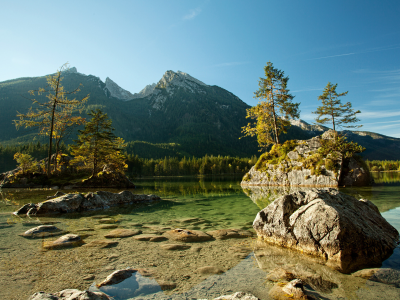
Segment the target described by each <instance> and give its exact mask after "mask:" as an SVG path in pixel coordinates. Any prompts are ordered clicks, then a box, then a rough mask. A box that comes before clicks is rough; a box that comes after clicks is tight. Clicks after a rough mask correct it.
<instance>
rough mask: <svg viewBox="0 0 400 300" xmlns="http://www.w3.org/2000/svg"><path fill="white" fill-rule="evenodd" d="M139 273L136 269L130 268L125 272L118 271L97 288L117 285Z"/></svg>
mask: <svg viewBox="0 0 400 300" xmlns="http://www.w3.org/2000/svg"><path fill="white" fill-rule="evenodd" d="M135 272H137V270H136V269H132V268H128V269H124V270H117V271H115V272H113V273H111V274H110V275H108V276H107V278H106V279H105V280H104V281H103V282H101V283H100V284H98V285H97V287H98V288H99V287H102V286H106V285H112V284H117V283H120V282H122V281H124V280H125V279H127V278H129V277H131V276H132V274H133V273H135Z"/></svg>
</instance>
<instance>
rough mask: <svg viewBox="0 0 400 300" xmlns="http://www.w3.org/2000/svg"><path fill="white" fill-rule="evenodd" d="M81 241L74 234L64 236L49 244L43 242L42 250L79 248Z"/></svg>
mask: <svg viewBox="0 0 400 300" xmlns="http://www.w3.org/2000/svg"><path fill="white" fill-rule="evenodd" d="M82 244H83V241H82V239H81V237H80V236H79V235H76V234H71V233H69V234H66V235H63V236H62V237H59V238H58V239H56V240H55V241H51V242H47V241H46V242H43V248H44V249H47V250H48V249H58V248H68V247H76V246H81V245H82Z"/></svg>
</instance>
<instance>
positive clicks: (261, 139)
mask: <svg viewBox="0 0 400 300" xmlns="http://www.w3.org/2000/svg"><path fill="white" fill-rule="evenodd" d="M264 72H265V78H260V80H259V83H258V85H259V89H258V91H256V92H255V93H254V94H255V98H258V99H260V101H259V103H258V104H257V105H256V106H254V107H251V108H248V109H247V116H246V118H251V119H255V120H256V121H255V123H254V124H252V123H248V124H247V125H246V126H244V127H242V133H244V136H257V141H258V144H259V146H260V147H267V146H268V145H270V144H280V141H279V135H280V134H281V133H286V132H287V130H286V128H287V127H289V126H290V122H289V119H296V118H299V114H300V111H299V105H300V103H293V102H292V100H293V98H294V96H292V95H291V94H289V89H288V88H287V83H288V80H289V77H285V76H284V72H283V71H281V70H278V69H276V68H274V66H273V64H272V63H271V62H268V63H267V65H266V66H265V67H264Z"/></svg>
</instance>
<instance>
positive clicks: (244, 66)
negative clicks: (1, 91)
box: [0, 0, 400, 138]
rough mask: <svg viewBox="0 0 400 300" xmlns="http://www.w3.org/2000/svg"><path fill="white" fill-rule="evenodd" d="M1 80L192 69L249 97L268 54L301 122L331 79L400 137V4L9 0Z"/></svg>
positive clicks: (122, 78)
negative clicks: (69, 70)
mask: <svg viewBox="0 0 400 300" xmlns="http://www.w3.org/2000/svg"><path fill="white" fill-rule="evenodd" d="M0 7H1V10H0V46H1V47H0V82H1V81H5V80H9V79H14V78H19V77H34V76H43V75H47V74H51V73H54V72H55V71H56V70H57V69H59V68H60V67H61V66H62V65H63V64H64V63H66V62H68V63H69V64H70V66H73V67H76V68H77V69H78V72H80V73H84V74H87V75H89V74H91V75H95V76H98V77H100V79H101V80H103V81H105V79H106V78H107V77H110V78H111V79H112V80H113V81H114V82H116V83H117V84H118V85H119V86H121V87H122V88H124V89H126V90H128V91H130V92H131V93H136V92H139V91H140V90H141V89H142V88H144V87H145V86H146V85H148V84H151V83H154V82H158V81H159V80H160V79H161V77H162V76H163V74H164V73H165V72H166V71H167V70H173V71H178V70H180V71H183V72H186V73H188V74H190V75H191V76H193V77H195V78H197V79H199V80H201V81H203V82H204V83H206V84H209V85H217V86H220V87H222V88H224V89H226V90H228V91H230V92H232V93H233V94H235V95H236V96H238V97H239V98H240V99H242V100H243V101H244V102H246V103H248V104H249V105H252V106H253V105H256V104H257V103H258V99H255V98H254V92H255V91H256V90H257V89H258V81H259V78H260V77H264V66H265V65H266V63H267V62H268V61H270V62H272V63H273V65H274V67H275V68H277V69H280V70H282V71H284V72H285V75H286V76H288V77H289V82H288V88H289V89H290V90H291V94H292V95H294V96H295V98H294V102H299V103H301V104H300V110H301V114H300V118H301V119H303V120H305V121H306V122H308V123H314V122H315V117H316V115H315V114H312V112H313V111H315V110H316V108H317V107H318V106H319V105H320V101H318V96H319V95H321V94H322V91H323V89H324V87H325V86H326V85H327V83H328V82H331V83H333V84H336V83H337V84H338V87H337V92H338V93H341V92H345V91H348V94H347V96H345V97H343V98H342V99H341V101H342V103H345V102H351V103H352V105H353V108H354V109H355V110H360V111H361V113H360V114H358V118H359V119H360V122H359V124H361V125H363V127H361V128H360V129H358V130H364V131H372V132H377V133H380V134H384V135H388V136H392V137H397V138H400V55H399V54H400V17H399V15H400V1H398V0H390V1H389V0H381V1H370V0H364V1H352V0H346V1H342V0H337V1H307V0H302V1H298V0H280V1H270V0H262V1H257V0H251V1H248V0H247V1H244V0H243V1H239V0H218V1H217V0H215V1H210V0H203V1H196V0H191V1H187V0H170V1H161V0H145V1H140V0H132V1H121V0H115V1H101V0H96V1H91V0H85V1H74V0H69V1H44V0H37V1H19V0H13V1H8V0H0Z"/></svg>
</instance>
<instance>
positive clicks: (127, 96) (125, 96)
mask: <svg viewBox="0 0 400 300" xmlns="http://www.w3.org/2000/svg"><path fill="white" fill-rule="evenodd" d="M105 84H106V88H107V89H108V90H109V91H110V94H111V96H113V97H115V98H118V99H121V100H125V101H127V100H131V99H133V98H135V97H134V95H132V93H130V92H128V91H127V90H124V89H123V88H121V87H120V86H119V85H118V84H116V83H115V82H114V81H112V80H111V79H110V78H109V77H107V78H106V82H105Z"/></svg>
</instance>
